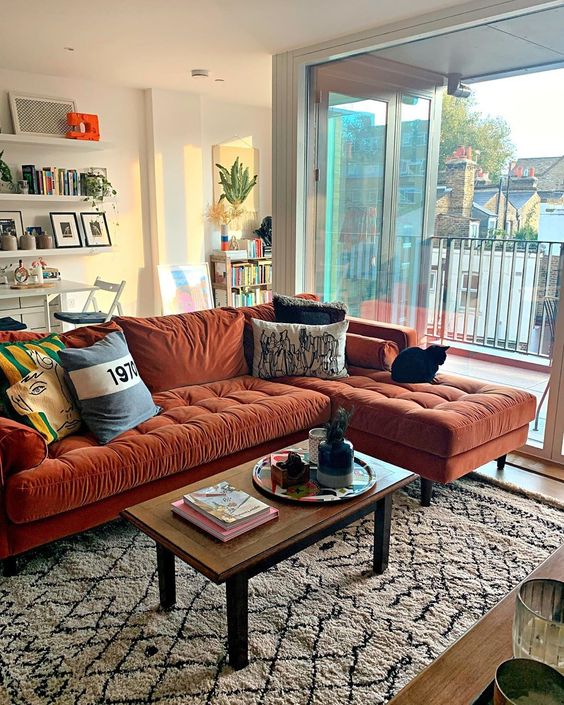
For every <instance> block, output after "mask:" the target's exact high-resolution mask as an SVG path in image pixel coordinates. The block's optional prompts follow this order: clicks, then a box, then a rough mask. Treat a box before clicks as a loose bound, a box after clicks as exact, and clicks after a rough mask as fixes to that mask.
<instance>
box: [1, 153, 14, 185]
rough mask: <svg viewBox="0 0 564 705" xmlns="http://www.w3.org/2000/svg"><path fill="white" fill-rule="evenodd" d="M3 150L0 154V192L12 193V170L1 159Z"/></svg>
mask: <svg viewBox="0 0 564 705" xmlns="http://www.w3.org/2000/svg"><path fill="white" fill-rule="evenodd" d="M3 156H4V150H2V151H1V152H0V191H3V192H4V193H6V192H8V193H12V192H13V191H15V187H14V180H13V177H12V170H11V169H10V167H9V166H8V165H7V164H6V162H5V161H4V159H3Z"/></svg>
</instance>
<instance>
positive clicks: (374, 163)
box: [306, 57, 435, 326]
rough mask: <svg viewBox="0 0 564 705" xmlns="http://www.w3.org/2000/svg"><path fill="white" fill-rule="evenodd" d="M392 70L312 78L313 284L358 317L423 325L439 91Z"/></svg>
mask: <svg viewBox="0 0 564 705" xmlns="http://www.w3.org/2000/svg"><path fill="white" fill-rule="evenodd" d="M392 69H394V70H395V66H394V67H390V65H389V62H385V63H382V62H381V61H376V60H375V59H374V57H360V58H359V59H351V60H347V61H344V62H336V65H335V64H328V65H324V66H320V67H316V68H315V69H314V70H313V72H312V77H311V78H312V87H314V88H313V92H312V95H314V96H315V101H314V110H313V111H312V115H313V118H312V129H311V130H310V144H311V143H312V142H313V143H314V149H312V150H311V151H310V154H311V155H312V158H313V160H314V164H315V165H314V167H313V169H312V171H311V173H312V174H313V178H312V182H311V193H310V199H309V200H310V210H309V222H308V235H309V237H310V238H311V240H313V246H312V247H311V246H310V250H309V254H310V259H309V263H308V266H307V273H308V274H309V278H306V280H308V281H309V284H310V287H313V289H314V290H315V292H316V293H317V294H319V295H320V296H321V297H322V298H323V299H325V300H330V299H339V300H342V301H344V302H345V303H346V304H347V305H348V308H349V313H350V314H351V315H353V316H361V317H363V318H369V319H376V320H383V321H390V322H394V323H401V324H406V325H414V326H415V325H417V324H418V312H420V311H421V306H420V298H421V296H422V295H423V292H422V290H421V286H420V271H421V267H422V263H423V260H424V247H423V245H424V241H425V237H426V222H427V216H428V212H427V210H428V209H427V203H428V200H427V198H426V194H427V183H428V174H429V136H430V131H431V113H432V100H433V97H434V94H435V87H434V86H429V85H427V87H426V88H424V87H422V86H419V87H418V89H416V88H417V87H413V88H409V86H407V85H401V84H402V83H404V84H405V80H404V81H401V80H399V79H400V77H399V76H398V75H397V73H394V70H392ZM403 78H404V79H405V77H403ZM426 83H427V84H430V83H432V81H431V80H430V79H427V81H426ZM425 283H426V282H425ZM419 318H421V321H420V324H421V325H422V326H423V325H424V323H425V321H424V319H425V316H424V315H421V316H419Z"/></svg>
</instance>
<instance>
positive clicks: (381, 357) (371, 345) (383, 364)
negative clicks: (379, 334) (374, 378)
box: [346, 333, 399, 371]
mask: <svg viewBox="0 0 564 705" xmlns="http://www.w3.org/2000/svg"><path fill="white" fill-rule="evenodd" d="M398 354H399V347H398V344H397V343H394V342H393V341H392V340H382V338H369V337H367V336H366V335H357V334H356V333H347V347H346V355H347V363H348V364H349V365H352V366H353V367H366V368H369V369H371V370H386V371H388V370H390V369H391V367H392V362H393V361H394V360H395V359H396V357H397V356H398Z"/></svg>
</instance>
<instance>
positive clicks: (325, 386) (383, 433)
mask: <svg viewBox="0 0 564 705" xmlns="http://www.w3.org/2000/svg"><path fill="white" fill-rule="evenodd" d="M349 375H350V376H349V377H347V378H346V379H343V380H318V379H314V378H310V377H283V378H282V379H281V380H280V381H282V382H284V383H286V384H292V385H294V386H297V387H300V388H301V389H308V390H310V391H318V392H322V393H325V394H328V395H329V396H330V397H331V403H332V405H333V410H335V409H337V408H338V407H339V406H344V407H345V408H348V409H350V408H351V407H354V415H353V417H352V419H351V423H350V427H351V428H354V429H355V430H357V431H360V432H362V433H364V434H371V435H372V436H374V437H375V438H378V437H380V438H383V439H386V441H387V442H388V441H389V442H390V443H397V444H398V446H399V445H401V446H405V447H408V448H414V449H417V450H421V451H425V452H426V453H428V454H431V455H436V456H439V457H441V458H449V457H451V456H456V455H458V454H459V453H464V452H467V451H469V450H472V449H474V448H478V447H479V446H481V445H483V444H485V443H489V442H490V441H493V440H495V439H496V438H499V437H502V436H504V435H506V434H508V433H511V432H512V431H514V430H516V429H520V428H522V427H523V426H524V425H526V424H528V423H529V422H530V421H532V419H534V417H535V410H536V397H534V396H533V395H532V394H529V393H528V392H525V391H523V390H520V389H512V388H510V387H501V386H499V385H496V384H492V383H491V382H481V381H479V380H475V379H471V378H469V377H460V376H456V375H447V374H439V375H438V380H439V384H425V383H423V384H396V383H395V382H393V381H392V378H391V375H390V373H389V372H384V371H381V370H367V369H365V368H361V367H349Z"/></svg>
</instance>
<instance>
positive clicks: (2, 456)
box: [0, 418, 47, 483]
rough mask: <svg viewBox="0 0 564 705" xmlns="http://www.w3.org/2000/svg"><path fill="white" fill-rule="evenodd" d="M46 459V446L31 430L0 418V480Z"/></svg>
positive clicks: (3, 481) (38, 435) (34, 431)
mask: <svg viewBox="0 0 564 705" xmlns="http://www.w3.org/2000/svg"><path fill="white" fill-rule="evenodd" d="M46 457H47V444H46V443H45V440H44V439H43V436H41V434H40V433H38V432H37V431H36V430H34V429H33V428H29V427H28V426H24V425H23V424H21V423H19V422H18V421H13V420H12V419H3V418H0V480H1V481H2V483H5V482H6V479H7V477H8V475H10V474H11V473H15V472H20V470H29V469H31V468H34V467H36V466H37V465H39V464H40V463H42V462H43V461H44V460H45V458H46Z"/></svg>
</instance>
